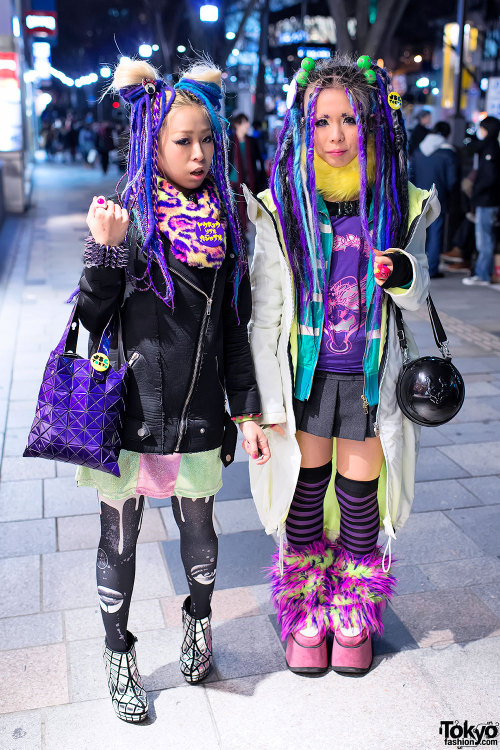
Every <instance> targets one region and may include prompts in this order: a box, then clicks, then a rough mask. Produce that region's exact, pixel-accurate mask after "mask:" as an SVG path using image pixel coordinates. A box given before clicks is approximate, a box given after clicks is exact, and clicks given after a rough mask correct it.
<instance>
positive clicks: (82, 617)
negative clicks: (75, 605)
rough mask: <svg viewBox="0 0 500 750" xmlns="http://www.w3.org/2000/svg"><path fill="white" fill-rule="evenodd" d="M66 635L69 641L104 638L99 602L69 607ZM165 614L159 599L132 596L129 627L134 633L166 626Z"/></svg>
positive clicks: (65, 621)
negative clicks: (82, 606) (74, 607)
mask: <svg viewBox="0 0 500 750" xmlns="http://www.w3.org/2000/svg"><path fill="white" fill-rule="evenodd" d="M64 624H65V636H66V640H67V641H80V640H86V639H88V638H101V639H102V638H103V637H104V626H103V624H102V617H101V609H100V607H99V604H96V605H95V606H94V607H84V608H82V609H69V610H66V611H65V612H64ZM164 624H165V623H164V620H163V614H162V610H161V607H160V602H159V601H158V599H144V600H137V599H134V598H133V597H132V603H131V605H130V615H129V623H128V628H129V630H130V631H131V632H132V633H135V634H137V633H142V632H143V631H145V630H157V629H158V628H163V627H164Z"/></svg>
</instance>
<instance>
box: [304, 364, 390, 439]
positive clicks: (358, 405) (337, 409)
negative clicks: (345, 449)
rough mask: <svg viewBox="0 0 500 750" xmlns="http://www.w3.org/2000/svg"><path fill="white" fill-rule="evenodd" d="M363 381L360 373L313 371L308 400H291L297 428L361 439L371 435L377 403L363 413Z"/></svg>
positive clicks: (317, 433)
mask: <svg viewBox="0 0 500 750" xmlns="http://www.w3.org/2000/svg"><path fill="white" fill-rule="evenodd" d="M363 385H364V376H363V373H359V374H358V373H356V374H346V373H339V372H323V371H321V370H320V371H316V372H315V373H314V380H313V384H312V388H311V394H310V396H309V398H308V400H307V401H298V400H297V399H296V398H294V400H293V407H294V412H295V421H296V425H297V430H302V431H303V432H308V433H309V434H310V435H316V436H317V437H324V438H332V437H338V438H345V439H346V440H359V441H361V442H362V441H364V440H366V438H370V437H375V430H374V422H375V419H376V413H377V406H371V407H370V408H369V410H368V414H365V411H364V409H363V402H362V400H361V396H362V394H363Z"/></svg>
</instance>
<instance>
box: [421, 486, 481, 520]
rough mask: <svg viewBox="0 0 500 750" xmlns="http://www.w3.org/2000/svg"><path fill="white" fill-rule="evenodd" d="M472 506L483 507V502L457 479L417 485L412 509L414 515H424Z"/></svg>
mask: <svg viewBox="0 0 500 750" xmlns="http://www.w3.org/2000/svg"><path fill="white" fill-rule="evenodd" d="M464 481H468V480H464ZM471 505H481V501H480V500H479V499H478V498H477V497H476V496H475V495H473V494H472V493H471V492H469V491H468V490H467V489H466V488H465V487H464V486H463V485H462V484H460V482H458V481H457V480H456V479H442V480H436V479H435V480H434V481H432V482H417V483H416V485H415V499H414V501H413V505H412V508H411V509H412V513H422V512H426V511H429V510H449V509H451V508H463V507H469V506H471Z"/></svg>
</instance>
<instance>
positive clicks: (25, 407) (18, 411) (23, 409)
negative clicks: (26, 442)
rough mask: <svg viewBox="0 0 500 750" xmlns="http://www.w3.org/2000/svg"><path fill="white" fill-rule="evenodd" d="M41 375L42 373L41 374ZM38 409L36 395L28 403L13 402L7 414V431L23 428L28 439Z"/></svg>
mask: <svg viewBox="0 0 500 750" xmlns="http://www.w3.org/2000/svg"><path fill="white" fill-rule="evenodd" d="M40 375H41V372H40ZM35 409H36V394H35V396H34V397H33V398H30V399H28V400H26V401H11V402H10V405H9V411H8V414H7V430H11V429H16V428H20V427H23V428H25V430H26V437H28V433H29V428H30V427H31V425H32V423H33V419H34V417H35Z"/></svg>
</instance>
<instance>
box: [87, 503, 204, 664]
mask: <svg viewBox="0 0 500 750" xmlns="http://www.w3.org/2000/svg"><path fill="white" fill-rule="evenodd" d="M213 507H214V496H213V495H212V496H210V497H199V498H197V499H195V500H192V499H191V498H186V497H183V498H181V497H173V498H172V509H173V512H174V518H175V521H176V523H177V526H178V527H179V532H180V547H181V558H182V563H183V565H184V570H185V572H186V578H187V581H188V585H189V593H190V596H191V606H190V613H191V614H192V615H193V616H194V617H197V618H202V617H206V616H207V615H208V614H209V612H210V601H211V599H212V593H213V590H214V584H215V572H216V567H217V549H218V544H217V535H216V533H215V529H214V525H213ZM100 508H101V539H100V541H99V549H98V551H97V566H96V573H97V592H98V595H99V601H100V605H101V614H102V619H103V622H104V629H105V631H106V643H107V645H108V646H109V648H111V649H113V650H114V651H126V650H127V649H128V648H129V647H130V643H128V641H127V624H128V616H129V610H130V601H131V598H132V590H133V588H134V579H135V553H136V545H137V539H138V537H139V532H140V529H141V523H142V516H143V512H144V497H143V496H142V495H141V496H140V497H138V498H135V497H131V498H129V499H128V500H121V501H112V500H106V499H104V498H102V499H100Z"/></svg>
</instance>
